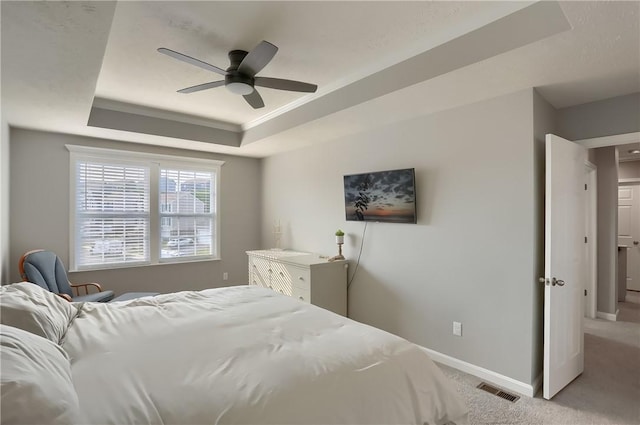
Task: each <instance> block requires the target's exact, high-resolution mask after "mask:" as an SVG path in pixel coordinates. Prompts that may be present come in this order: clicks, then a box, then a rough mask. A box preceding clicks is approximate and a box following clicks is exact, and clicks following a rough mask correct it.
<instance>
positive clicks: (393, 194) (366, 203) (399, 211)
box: [344, 168, 416, 223]
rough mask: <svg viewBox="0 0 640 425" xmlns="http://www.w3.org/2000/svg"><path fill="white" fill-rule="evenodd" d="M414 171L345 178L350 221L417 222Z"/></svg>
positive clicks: (368, 174)
mask: <svg viewBox="0 0 640 425" xmlns="http://www.w3.org/2000/svg"><path fill="white" fill-rule="evenodd" d="M414 180H415V179H414V169H413V168H407V169H404V170H391V171H380V172H375V173H364V174H353V175H349V176H344V199H345V212H346V218H347V220H355V221H381V222H391V223H415V222H416V197H415V183H414Z"/></svg>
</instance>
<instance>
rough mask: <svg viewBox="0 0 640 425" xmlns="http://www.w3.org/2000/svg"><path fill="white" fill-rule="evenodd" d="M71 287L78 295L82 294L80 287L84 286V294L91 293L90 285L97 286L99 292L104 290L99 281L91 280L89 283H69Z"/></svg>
mask: <svg viewBox="0 0 640 425" xmlns="http://www.w3.org/2000/svg"><path fill="white" fill-rule="evenodd" d="M69 285H71V287H72V288H73V289H74V290H75V292H76V296H79V295H80V288H81V287H84V294H85V295H89V286H95V287H96V289H97V290H98V292H102V286H100V284H99V283H95V282H89V283H75V284H74V283H69Z"/></svg>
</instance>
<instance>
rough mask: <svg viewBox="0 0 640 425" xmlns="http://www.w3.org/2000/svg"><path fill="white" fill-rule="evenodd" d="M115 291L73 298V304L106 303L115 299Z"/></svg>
mask: <svg viewBox="0 0 640 425" xmlns="http://www.w3.org/2000/svg"><path fill="white" fill-rule="evenodd" d="M113 295H114V293H113V291H102V292H94V293H91V294H89V295H79V296H77V297H72V298H73V302H76V303H77V302H95V303H106V302H109V301H111V300H112V299H113Z"/></svg>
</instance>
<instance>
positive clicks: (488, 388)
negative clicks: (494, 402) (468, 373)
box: [477, 382, 520, 403]
mask: <svg viewBox="0 0 640 425" xmlns="http://www.w3.org/2000/svg"><path fill="white" fill-rule="evenodd" d="M477 388H480V389H481V390H482V391H486V392H488V393H491V394H493V395H497V396H498V397H500V398H504V399H505V400H508V401H510V402H511V403H515V402H516V401H518V400H520V397H519V396H517V395H513V394H510V393H508V392H506V391H502V390H501V389H500V388H496V387H493V386H491V385H489V384H487V383H486V382H481V383H480V385H478V387H477Z"/></svg>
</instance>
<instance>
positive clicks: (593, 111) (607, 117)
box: [558, 93, 640, 140]
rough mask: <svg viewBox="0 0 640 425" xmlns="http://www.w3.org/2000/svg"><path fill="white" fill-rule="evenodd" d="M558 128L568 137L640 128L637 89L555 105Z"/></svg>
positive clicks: (605, 134) (637, 129) (589, 135)
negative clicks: (584, 100)
mask: <svg viewBox="0 0 640 425" xmlns="http://www.w3.org/2000/svg"><path fill="white" fill-rule="evenodd" d="M558 131H559V133H560V135H562V137H564V138H567V139H569V140H580V139H591V138H594V137H602V136H612V135H614V134H625V133H634V132H637V131H640V93H634V94H630V95H627V96H618V97H614V98H611V99H605V100H601V101H599V102H591V103H585V104H583V105H577V106H571V107H568V108H562V109H559V110H558Z"/></svg>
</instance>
